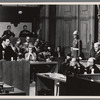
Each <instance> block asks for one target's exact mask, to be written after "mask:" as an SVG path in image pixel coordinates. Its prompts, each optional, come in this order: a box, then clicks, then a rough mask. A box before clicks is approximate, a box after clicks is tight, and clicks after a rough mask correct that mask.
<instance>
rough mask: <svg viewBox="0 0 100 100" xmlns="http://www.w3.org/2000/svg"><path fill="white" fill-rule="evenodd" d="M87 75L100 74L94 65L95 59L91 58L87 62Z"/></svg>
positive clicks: (99, 70)
mask: <svg viewBox="0 0 100 100" xmlns="http://www.w3.org/2000/svg"><path fill="white" fill-rule="evenodd" d="M86 69H87V73H91V74H94V73H100V69H99V68H98V67H97V66H96V65H95V58H93V57H91V58H89V59H88V61H87V68H86Z"/></svg>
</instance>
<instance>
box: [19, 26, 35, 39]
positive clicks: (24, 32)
mask: <svg viewBox="0 0 100 100" xmlns="http://www.w3.org/2000/svg"><path fill="white" fill-rule="evenodd" d="M27 36H29V37H34V34H33V33H32V32H30V31H29V30H27V25H24V26H23V30H22V31H21V32H20V34H19V37H27Z"/></svg>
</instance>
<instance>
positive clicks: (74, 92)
mask: <svg viewBox="0 0 100 100" xmlns="http://www.w3.org/2000/svg"><path fill="white" fill-rule="evenodd" d="M66 83H67V84H66V89H67V91H66V95H69V96H100V73H96V74H87V75H84V74H80V75H78V76H73V75H69V76H67V82H66Z"/></svg>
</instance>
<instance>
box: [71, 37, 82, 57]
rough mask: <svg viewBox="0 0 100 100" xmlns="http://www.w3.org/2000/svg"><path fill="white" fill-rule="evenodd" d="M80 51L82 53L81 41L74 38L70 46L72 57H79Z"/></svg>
mask: <svg viewBox="0 0 100 100" xmlns="http://www.w3.org/2000/svg"><path fill="white" fill-rule="evenodd" d="M81 53H82V41H81V40H80V39H74V40H73V47H72V57H74V58H77V57H81Z"/></svg>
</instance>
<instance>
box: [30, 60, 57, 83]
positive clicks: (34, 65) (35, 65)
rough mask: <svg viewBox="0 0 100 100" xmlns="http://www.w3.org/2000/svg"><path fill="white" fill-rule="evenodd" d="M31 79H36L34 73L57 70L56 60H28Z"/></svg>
mask: <svg viewBox="0 0 100 100" xmlns="http://www.w3.org/2000/svg"><path fill="white" fill-rule="evenodd" d="M30 69H31V71H30V73H31V75H30V76H31V79H32V80H34V81H35V80H36V73H47V72H58V62H54V61H52V62H45V61H41V62H40V61H39V62H38V61H36V62H33V61H30Z"/></svg>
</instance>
